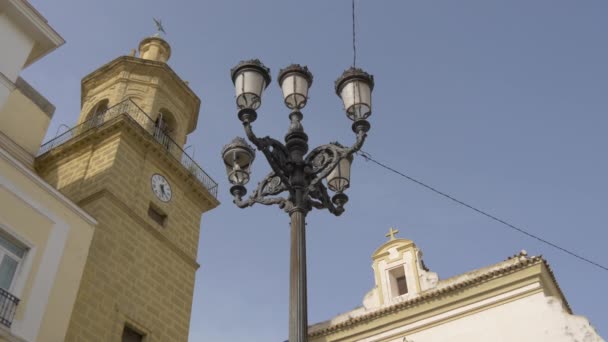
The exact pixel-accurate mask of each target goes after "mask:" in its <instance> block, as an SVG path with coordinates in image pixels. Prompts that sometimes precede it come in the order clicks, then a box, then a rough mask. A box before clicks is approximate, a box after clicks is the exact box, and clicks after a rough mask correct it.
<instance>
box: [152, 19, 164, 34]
mask: <svg viewBox="0 0 608 342" xmlns="http://www.w3.org/2000/svg"><path fill="white" fill-rule="evenodd" d="M152 20H154V23H155V24H156V30H157V31H158V32H162V33H164V34H167V32H165V28H164V27H163V23H162V22H161V21H160V19H156V18H152Z"/></svg>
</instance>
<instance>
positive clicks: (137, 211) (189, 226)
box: [35, 36, 219, 342]
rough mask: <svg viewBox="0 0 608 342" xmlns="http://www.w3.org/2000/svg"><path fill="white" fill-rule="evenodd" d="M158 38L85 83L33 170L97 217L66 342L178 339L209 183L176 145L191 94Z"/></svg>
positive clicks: (210, 199)
mask: <svg viewBox="0 0 608 342" xmlns="http://www.w3.org/2000/svg"><path fill="white" fill-rule="evenodd" d="M170 57H171V47H170V46H169V44H168V43H167V42H166V41H165V40H164V39H162V38H160V37H159V36H152V37H148V38H145V39H144V40H142V41H141V43H140V45H139V55H138V56H136V54H135V52H132V53H131V55H129V56H121V57H118V58H116V59H114V60H113V61H111V62H109V63H107V64H105V65H103V66H101V67H100V68H99V69H97V70H95V71H94V72H92V73H91V74H89V75H87V76H86V77H84V78H83V80H82V94H81V108H82V109H81V113H80V117H79V120H78V124H77V125H76V126H75V127H73V128H72V129H70V130H69V131H67V132H65V133H64V134H62V135H60V136H58V137H56V138H55V139H53V140H51V141H49V142H48V143H46V144H45V145H43V146H42V149H41V152H40V155H39V156H38V157H37V158H36V163H35V167H36V170H37V171H38V172H39V174H40V175H41V176H42V177H43V178H44V179H45V180H46V181H47V182H49V183H50V184H51V185H53V186H55V187H56V188H57V189H59V190H60V191H61V192H62V193H63V194H65V195H66V196H67V197H69V198H70V199H71V200H72V201H74V202H75V203H77V204H79V205H80V206H81V207H82V208H83V209H84V210H86V211H87V212H88V213H90V214H91V215H92V216H93V217H95V218H96V219H97V221H98V228H97V230H96V231H95V234H94V237H93V241H92V244H91V248H90V251H89V256H88V259H87V261H86V266H85V269H84V273H83V276H82V281H81V287H80V290H79V293H78V297H77V300H76V304H75V305H74V310H73V313H72V317H71V321H70V325H69V329H68V333H67V336H66V341H104V342H105V341H145V342H156V341H158V342H161V341H163V342H164V341H187V340H188V330H189V323H190V312H191V306H192V294H193V291H194V278H195V273H196V270H197V269H198V267H199V265H198V263H197V261H196V256H197V249H198V240H199V226H200V221H201V215H202V214H203V213H204V212H206V211H208V210H211V209H213V208H215V207H216V206H217V205H219V202H218V201H217V199H216V196H217V184H216V183H215V182H214V181H213V180H212V179H211V178H210V177H209V176H208V175H207V174H206V173H205V172H204V171H203V169H202V168H201V167H200V166H199V164H197V163H196V162H195V161H194V160H192V159H191V157H190V156H189V155H187V154H186V153H185V152H184V151H183V146H184V144H185V142H186V140H187V135H188V134H189V133H191V132H192V131H193V130H194V129H195V128H196V125H197V121H198V113H199V108H200V104H201V102H200V99H199V98H198V96H196V94H194V92H193V91H192V90H191V89H190V88H189V86H188V84H187V83H186V82H184V81H183V80H182V79H181V78H180V77H179V76H178V75H177V74H176V73H175V72H174V71H173V70H172V69H171V68H170V67H169V65H168V64H167V61H168V60H169V58H170Z"/></svg>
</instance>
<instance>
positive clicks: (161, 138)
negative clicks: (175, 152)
mask: <svg viewBox="0 0 608 342" xmlns="http://www.w3.org/2000/svg"><path fill="white" fill-rule="evenodd" d="M176 132H177V122H176V120H175V116H174V115H173V113H171V111H169V110H168V109H166V108H161V109H160V110H159V111H158V115H157V116H156V119H155V120H154V137H155V138H156V140H157V141H158V142H159V143H160V144H161V145H163V146H164V147H165V148H166V149H168V150H169V149H171V148H172V145H175V142H174V140H175V134H176ZM172 142H173V143H172Z"/></svg>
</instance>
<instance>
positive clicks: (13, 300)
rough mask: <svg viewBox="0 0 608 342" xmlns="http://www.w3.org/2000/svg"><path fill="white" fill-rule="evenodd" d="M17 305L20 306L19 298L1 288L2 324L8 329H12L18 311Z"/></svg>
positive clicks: (0, 308) (0, 322)
mask: <svg viewBox="0 0 608 342" xmlns="http://www.w3.org/2000/svg"><path fill="white" fill-rule="evenodd" d="M17 304H19V298H17V297H15V296H13V294H11V293H10V292H8V291H6V290H5V289H3V288H0V324H2V325H4V326H5V327H7V328H10V327H11V324H13V318H14V317H15V312H16V311H17Z"/></svg>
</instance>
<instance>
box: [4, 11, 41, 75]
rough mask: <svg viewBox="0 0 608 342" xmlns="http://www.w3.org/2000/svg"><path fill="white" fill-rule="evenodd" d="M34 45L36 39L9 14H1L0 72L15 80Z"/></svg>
mask: <svg viewBox="0 0 608 342" xmlns="http://www.w3.org/2000/svg"><path fill="white" fill-rule="evenodd" d="M33 46H34V39H33V38H32V37H29V36H28V35H27V34H26V33H25V32H23V31H22V30H20V29H19V27H17V25H16V24H15V23H14V22H13V21H12V20H11V19H10V18H9V17H8V16H7V14H6V13H2V14H0V49H1V50H2V55H1V56H2V58H0V72H1V73H3V74H4V75H5V76H6V77H7V78H8V79H9V80H11V81H12V82H15V81H16V80H17V76H19V73H20V72H21V69H22V68H23V65H24V64H25V61H26V60H27V57H28V56H29V54H30V52H31V51H32V48H33Z"/></svg>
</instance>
